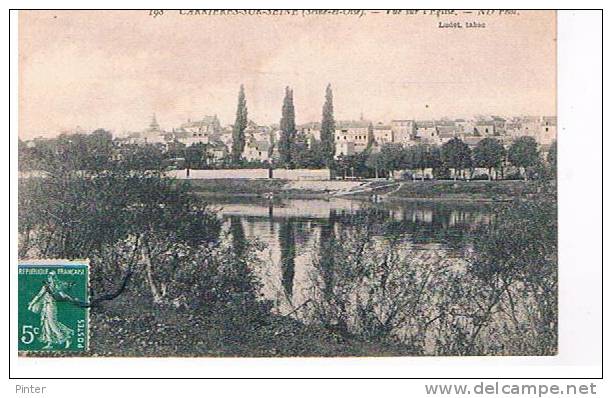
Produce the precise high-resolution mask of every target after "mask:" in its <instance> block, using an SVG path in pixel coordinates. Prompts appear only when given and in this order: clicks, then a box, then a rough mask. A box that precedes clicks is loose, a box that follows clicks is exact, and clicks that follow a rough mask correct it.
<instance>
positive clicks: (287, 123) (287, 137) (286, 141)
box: [278, 86, 296, 167]
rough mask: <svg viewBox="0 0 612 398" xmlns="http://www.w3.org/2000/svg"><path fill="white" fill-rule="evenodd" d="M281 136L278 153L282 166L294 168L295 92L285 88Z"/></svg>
mask: <svg viewBox="0 0 612 398" xmlns="http://www.w3.org/2000/svg"><path fill="white" fill-rule="evenodd" d="M280 130H281V135H280V139H279V142H278V152H279V155H280V161H281V164H282V165H283V166H285V167H292V166H293V159H292V156H291V152H292V150H293V145H294V141H295V133H296V131H295V108H294V106H293V90H292V89H291V88H289V86H287V87H285V99H284V100H283V110H282V117H281V120H280Z"/></svg>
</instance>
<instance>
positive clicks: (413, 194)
mask: <svg viewBox="0 0 612 398" xmlns="http://www.w3.org/2000/svg"><path fill="white" fill-rule="evenodd" d="M188 183H189V184H190V188H191V190H192V191H193V192H196V193H197V194H199V195H202V196H213V197H214V196H217V197H227V196H241V197H264V198H270V197H275V198H287V199H308V198H313V199H327V198H332V197H349V198H350V197H356V198H364V199H372V198H375V199H376V200H381V201H384V200H449V201H508V200H513V199H516V198H529V197H531V196H533V195H534V194H536V193H537V183H536V182H535V181H520V180H508V181H391V180H363V181H343V180H337V181H287V180H277V179H253V180H249V179H210V180H196V179H193V180H189V182H188Z"/></svg>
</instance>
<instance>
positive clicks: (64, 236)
mask: <svg viewBox="0 0 612 398" xmlns="http://www.w3.org/2000/svg"><path fill="white" fill-rule="evenodd" d="M556 21H557V19H556V13H555V11H534V10H532V11H527V10H140V11H138V10H135V11H134V10H132V11H126V10H124V11H70V10H57V11H52V10H48V11H33V10H32V11H20V12H19V18H18V22H19V27H18V29H19V38H18V42H19V50H18V51H19V119H18V123H19V182H18V183H19V192H18V196H19V197H18V200H19V203H18V213H19V214H18V229H19V242H18V244H19V247H18V249H19V258H20V263H19V297H18V298H19V303H18V305H19V307H18V308H19V314H18V316H19V325H18V328H19V335H18V338H19V341H14V342H13V344H15V345H18V348H19V351H20V353H21V355H23V356H25V357H33V356H75V355H78V356H96V357H99V356H130V357H219V356H231V357H278V356H282V357H321V356H326V357H328V356H331V357H339V356H343V357H345V356H356V357H374V356H508V355H512V356H525V355H529V356H554V355H557V353H558V278H557V275H558V272H557V270H558V266H557V178H556V176H557V144H556V137H557V114H556V113H557V111H556V102H557V87H556V78H557V65H556V53H557V26H556ZM33 259H34V260H36V261H33ZM82 259H88V260H87V261H83V260H82ZM24 360H26V361H27V360H28V359H27V358H24Z"/></svg>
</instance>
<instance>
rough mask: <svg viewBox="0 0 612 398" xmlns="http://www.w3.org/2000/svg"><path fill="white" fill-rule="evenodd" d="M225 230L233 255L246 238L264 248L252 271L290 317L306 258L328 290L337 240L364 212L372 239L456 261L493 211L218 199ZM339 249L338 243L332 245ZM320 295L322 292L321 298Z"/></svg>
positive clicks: (302, 295)
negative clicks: (394, 239)
mask: <svg viewBox="0 0 612 398" xmlns="http://www.w3.org/2000/svg"><path fill="white" fill-rule="evenodd" d="M213 205H214V206H215V207H217V208H219V209H220V213H221V215H222V217H223V219H224V220H225V221H226V222H225V224H226V228H229V230H230V232H231V238H232V244H233V247H234V249H235V250H236V251H237V252H240V251H242V250H244V245H243V244H242V243H241V242H244V240H245V239H254V238H256V239H258V240H259V241H261V242H262V243H264V244H265V247H266V248H265V249H264V250H263V251H262V252H261V253H259V256H260V258H261V259H262V260H263V261H262V264H264V265H265V266H264V269H261V270H258V272H259V276H260V279H261V280H262V282H263V285H264V291H263V294H264V296H266V297H267V298H268V299H271V300H273V301H274V302H275V303H276V309H277V310H278V312H280V313H288V312H291V311H292V310H293V309H294V308H296V306H299V305H300V304H302V303H304V302H305V301H306V300H308V299H310V298H311V293H310V291H311V288H312V286H311V285H312V278H311V274H312V273H313V272H314V270H313V269H312V261H311V260H312V258H313V257H314V256H317V257H318V258H320V259H321V260H322V262H323V264H319V270H318V271H317V272H319V273H321V275H319V277H320V278H321V280H322V282H323V285H324V286H333V283H332V282H333V281H331V280H330V279H331V278H334V276H333V275H334V271H333V270H334V264H333V256H332V255H329V254H330V250H333V244H334V242H336V239H337V238H336V236H341V235H342V233H341V232H342V231H346V229H347V228H351V224H352V223H353V220H355V219H356V218H358V217H359V216H360V215H362V214H365V213H367V214H368V220H370V226H371V228H373V231H374V234H377V235H381V236H382V235H393V236H400V237H402V239H404V240H405V241H406V242H407V244H409V245H410V246H411V249H412V250H420V251H424V252H425V253H427V252H436V253H439V252H440V251H442V252H444V255H445V256H461V251H462V249H463V248H465V245H466V244H467V243H466V242H467V239H466V238H467V235H468V234H469V233H471V232H472V231H474V230H475V229H476V228H477V227H478V226H479V225H482V224H487V223H489V222H491V220H492V217H493V210H494V209H493V207H492V206H493V205H485V204H480V203H479V204H477V205H476V204H467V203H435V202H408V203H384V204H371V203H368V202H363V201H358V200H348V199H334V200H297V199H296V200H283V201H275V202H269V201H255V202H254V201H252V200H250V199H249V201H241V200H240V199H238V200H236V199H229V198H228V199H226V200H219V201H217V202H216V203H213ZM336 244H342V242H336ZM323 294H325V292H323Z"/></svg>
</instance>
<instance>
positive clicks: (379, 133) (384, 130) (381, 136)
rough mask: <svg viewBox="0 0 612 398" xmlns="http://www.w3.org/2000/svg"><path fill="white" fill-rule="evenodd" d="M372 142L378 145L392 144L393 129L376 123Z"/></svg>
mask: <svg viewBox="0 0 612 398" xmlns="http://www.w3.org/2000/svg"><path fill="white" fill-rule="evenodd" d="M373 135H374V141H375V142H376V143H377V144H378V145H383V144H389V143H392V142H393V129H392V128H391V125H388V124H382V123H377V124H376V125H375V126H374V128H373Z"/></svg>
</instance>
